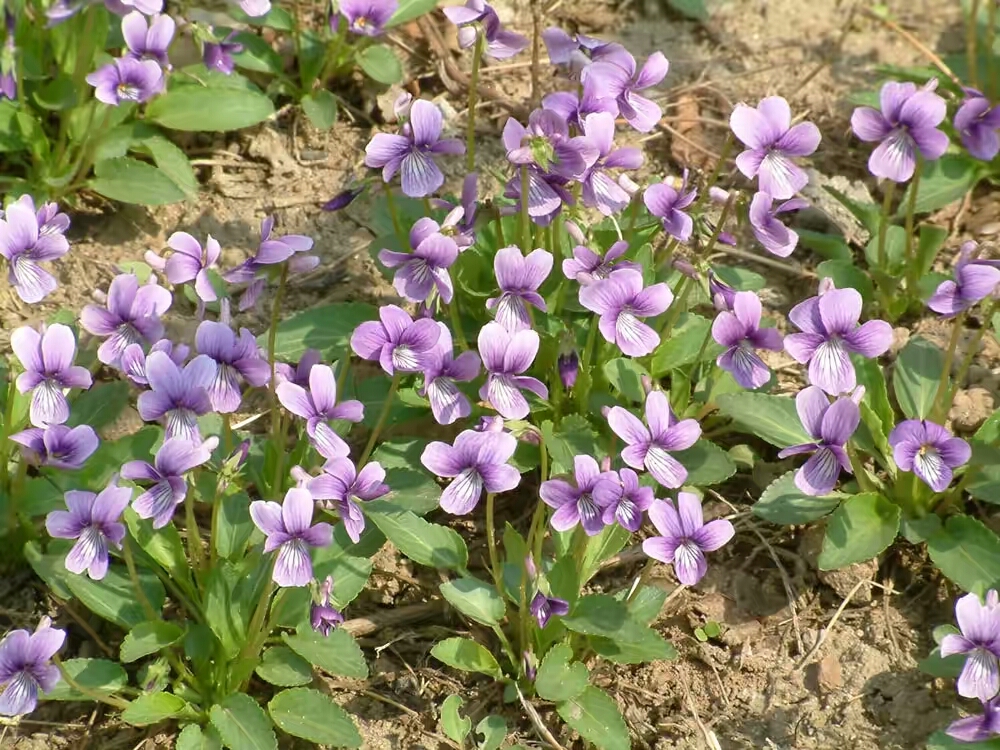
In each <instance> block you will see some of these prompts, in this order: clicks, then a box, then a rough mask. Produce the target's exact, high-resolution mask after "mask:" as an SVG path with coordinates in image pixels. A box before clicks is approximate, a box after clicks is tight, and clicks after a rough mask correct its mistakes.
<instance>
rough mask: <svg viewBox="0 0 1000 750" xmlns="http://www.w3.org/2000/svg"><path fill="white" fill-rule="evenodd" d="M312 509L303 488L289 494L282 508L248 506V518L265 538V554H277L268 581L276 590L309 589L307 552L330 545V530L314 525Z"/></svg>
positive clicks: (261, 504)
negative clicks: (274, 585) (269, 580)
mask: <svg viewBox="0 0 1000 750" xmlns="http://www.w3.org/2000/svg"><path fill="white" fill-rule="evenodd" d="M313 508H314V503H313V497H312V495H311V494H310V493H309V490H307V489H305V488H303V487H293V488H291V489H290V490H288V491H287V492H286V493H285V500H284V502H283V503H281V504H279V503H275V502H271V501H268V500H255V501H254V502H252V503H250V517H251V518H252V519H253V522H254V525H255V526H256V527H257V528H258V529H260V530H261V531H262V532H264V535H265V536H266V539H265V540H264V554H265V555H266V554H269V553H271V552H274V551H275V550H277V551H278V554H277V556H276V557H275V559H274V570H273V571H272V573H271V578H272V580H273V581H274V582H275V583H276V584H278V585H279V586H282V587H292V586H308V585H309V582H310V581H311V580H312V557H311V555H310V549H312V548H313V547H329V546H330V544H332V543H333V527H332V526H330V524H328V523H325V522H320V523H317V524H314V523H313V522H312V516H313Z"/></svg>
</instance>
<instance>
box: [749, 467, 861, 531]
mask: <svg viewBox="0 0 1000 750" xmlns="http://www.w3.org/2000/svg"><path fill="white" fill-rule="evenodd" d="M795 474H796V471H789V472H788V473H787V474H782V475H781V476H780V477H778V478H777V479H775V480H774V481H773V482H771V484H769V485H768V486H767V489H765V490H764V492H763V493H762V494H761V496H760V499H759V500H758V501H757V502H756V503H754V505H753V508H752V509H751V510H752V511H753V514H754V515H756V516H760V517H761V518H763V519H764V520H765V521H770V522H771V523H777V524H781V525H782V526H793V525H798V524H803V523H809V522H810V521H815V520H817V519H820V518H822V517H823V516H825V515H828V514H830V513H832V512H833V511H834V510H835V509H836V507H837V506H838V505H840V501H841V500H843V499H844V496H843V495H841V494H839V493H836V492H835V493H833V494H830V495H824V496H822V497H813V496H812V495H807V494H805V493H804V492H803V491H802V490H800V489H799V488H798V487H796V486H795Z"/></svg>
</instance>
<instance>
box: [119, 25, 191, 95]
mask: <svg viewBox="0 0 1000 750" xmlns="http://www.w3.org/2000/svg"><path fill="white" fill-rule="evenodd" d="M150 21H151V22H152V23H148V24H147V22H146V17H145V16H144V15H142V13H139V12H136V11H132V12H131V13H129V14H128V15H126V16H125V17H124V18H123V19H122V36H123V37H124V39H125V44H126V46H127V47H128V52H127V53H126V54H127V56H128V57H131V58H132V59H133V60H155V61H156V62H157V63H159V64H160V65H162V66H163V67H165V68H168V69H169V68H170V59H169V58H168V57H167V49H168V48H169V47H170V42H171V41H173V38H174V31H176V30H177V24H175V23H174V19H172V18H171V17H170V16H168V15H160V14H157V15H155V16H153V17H152V18H151V19H150ZM119 98H125V97H119Z"/></svg>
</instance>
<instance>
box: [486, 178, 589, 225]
mask: <svg viewBox="0 0 1000 750" xmlns="http://www.w3.org/2000/svg"><path fill="white" fill-rule="evenodd" d="M527 170H528V172H527V175H528V216H530V217H531V220H532V221H533V222H534V223H535V224H537V225H538V226H540V227H546V226H548V225H549V224H551V223H552V220H553V219H554V218H555V217H556V216H558V215H559V212H560V211H562V207H563V205H564V204H565V205H567V206H571V205H573V203H574V200H573V195H572V194H571V193H570V192H569V190H567V189H566V185H567V184H568V183H569V180H568V179H567V178H566V177H562V176H560V175H557V174H548V173H546V172H543V171H542V170H541V169H539V168H538V167H533V166H529V167H527ZM521 188H522V180H521V174H515V175H514V176H513V177H512V178H511V179H510V180H508V181H507V184H506V186H505V187H504V193H503V194H504V197H505V198H511V199H513V200H514V202H515V208H516V211H517V212H518V213H519V212H520V211H521Z"/></svg>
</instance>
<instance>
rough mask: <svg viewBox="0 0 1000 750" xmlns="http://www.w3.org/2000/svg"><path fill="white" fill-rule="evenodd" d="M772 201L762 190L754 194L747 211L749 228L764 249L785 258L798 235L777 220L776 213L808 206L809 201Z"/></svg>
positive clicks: (797, 199) (796, 242) (797, 240)
mask: <svg viewBox="0 0 1000 750" xmlns="http://www.w3.org/2000/svg"><path fill="white" fill-rule="evenodd" d="M773 203H774V199H773V198H772V197H771V196H770V195H768V194H767V193H765V192H763V191H761V192H759V193H756V194H754V197H753V199H752V200H751V201H750V210H749V212H748V213H749V217H750V228H751V229H752V230H753V236H754V237H756V238H757V241H758V242H759V243H760V244H761V245H763V246H764V249H765V250H767V251H768V252H769V253H771V254H772V255H777V256H778V257H779V258H787V257H788V256H789V255H791V254H792V251H793V250H794V249H795V246H796V245H797V244H798V243H799V235H798V234H797V233H796V232H795V231H794V230H792V229H789V228H788V227H786V226H785V225H784V224H783V223H782V222H781V221H779V220H778V214H783V213H786V212H788V211H798V210H799V209H803V208H808V207H809V203H808V201H805V200H803V199H802V198H792V199H791V200H787V201H785V202H784V203H780V204H778V205H777V206H774V205H773Z"/></svg>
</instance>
